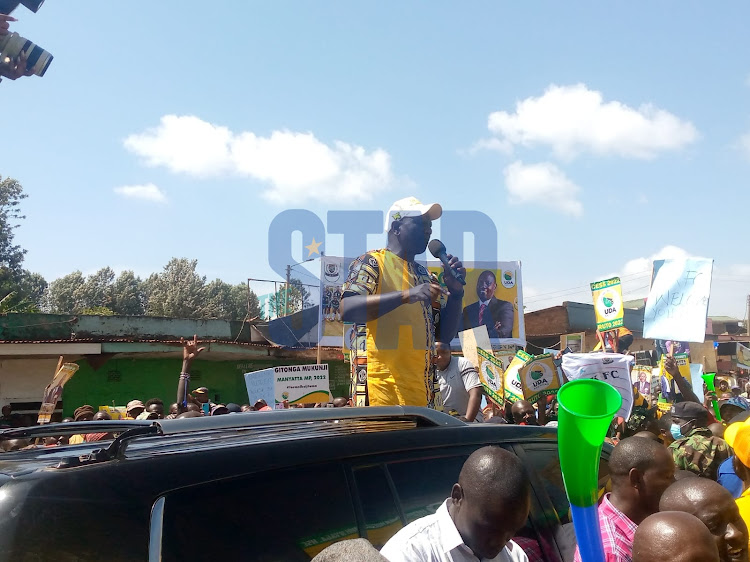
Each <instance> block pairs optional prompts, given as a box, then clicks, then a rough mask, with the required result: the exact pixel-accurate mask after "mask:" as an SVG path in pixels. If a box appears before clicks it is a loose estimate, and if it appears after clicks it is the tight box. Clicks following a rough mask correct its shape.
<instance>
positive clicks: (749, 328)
mask: <svg viewBox="0 0 750 562" xmlns="http://www.w3.org/2000/svg"><path fill="white" fill-rule="evenodd" d="M745 332H746V333H747V335H748V336H750V295H747V306H746V307H745Z"/></svg>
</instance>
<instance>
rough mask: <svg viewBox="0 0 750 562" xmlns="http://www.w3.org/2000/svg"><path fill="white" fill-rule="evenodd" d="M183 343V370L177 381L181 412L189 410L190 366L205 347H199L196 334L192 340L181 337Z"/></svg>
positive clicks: (178, 401)
mask: <svg viewBox="0 0 750 562" xmlns="http://www.w3.org/2000/svg"><path fill="white" fill-rule="evenodd" d="M180 343H181V344H182V371H180V380H179V382H178V383H177V409H178V410H179V412H180V413H182V412H184V411H185V410H187V403H188V395H189V394H190V367H191V365H192V364H193V360H194V359H195V358H196V357H198V355H199V354H200V352H201V351H203V350H204V349H206V348H205V347H198V336H197V335H194V336H193V339H192V340H187V341H185V340H184V339H183V338H180Z"/></svg>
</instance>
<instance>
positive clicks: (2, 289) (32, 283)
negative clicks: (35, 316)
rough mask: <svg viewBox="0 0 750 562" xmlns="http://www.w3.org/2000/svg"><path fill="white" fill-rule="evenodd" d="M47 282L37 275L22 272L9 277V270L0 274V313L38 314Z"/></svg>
mask: <svg viewBox="0 0 750 562" xmlns="http://www.w3.org/2000/svg"><path fill="white" fill-rule="evenodd" d="M46 288H47V281H46V280H45V279H44V277H42V276H41V275H39V274H38V273H31V272H30V271H26V270H22V271H21V273H20V274H19V275H11V274H10V270H5V271H1V272H0V295H2V297H0V302H2V304H0V312H2V313H7V312H31V313H34V312H40V311H41V310H42V306H43V297H44V292H45V290H46Z"/></svg>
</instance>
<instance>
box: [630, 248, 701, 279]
mask: <svg viewBox="0 0 750 562" xmlns="http://www.w3.org/2000/svg"><path fill="white" fill-rule="evenodd" d="M690 257H695V256H692V255H691V254H690V253H689V252H688V251H687V250H683V249H682V248H679V247H677V246H664V247H663V248H662V249H661V250H659V251H658V252H656V253H654V254H652V255H650V256H648V257H645V258H635V259H632V260H630V261H628V262H627V263H626V264H625V266H624V267H623V268H622V274H623V275H634V274H637V273H642V272H644V271H647V272H650V271H651V269H652V266H653V263H654V260H678V259H685V258H690Z"/></svg>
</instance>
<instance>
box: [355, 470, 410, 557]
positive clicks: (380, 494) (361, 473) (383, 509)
mask: <svg viewBox="0 0 750 562" xmlns="http://www.w3.org/2000/svg"><path fill="white" fill-rule="evenodd" d="M354 481H355V483H356V484H357V493H358V494H359V499H360V501H361V503H362V512H363V515H364V518H365V528H366V529H367V539H368V540H369V541H370V542H371V543H372V544H373V545H374V546H375V548H377V549H380V548H381V547H382V546H383V545H384V544H385V543H386V542H388V539H390V538H391V537H392V536H393V535H395V534H396V532H397V531H398V530H399V529H400V528H401V527H402V523H401V517H400V516H399V513H398V508H397V507H396V501H395V500H394V498H393V494H392V493H391V489H390V485H389V484H388V478H387V476H386V473H385V468H384V467H383V466H382V465H377V466H368V467H364V468H357V469H355V470H354Z"/></svg>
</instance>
